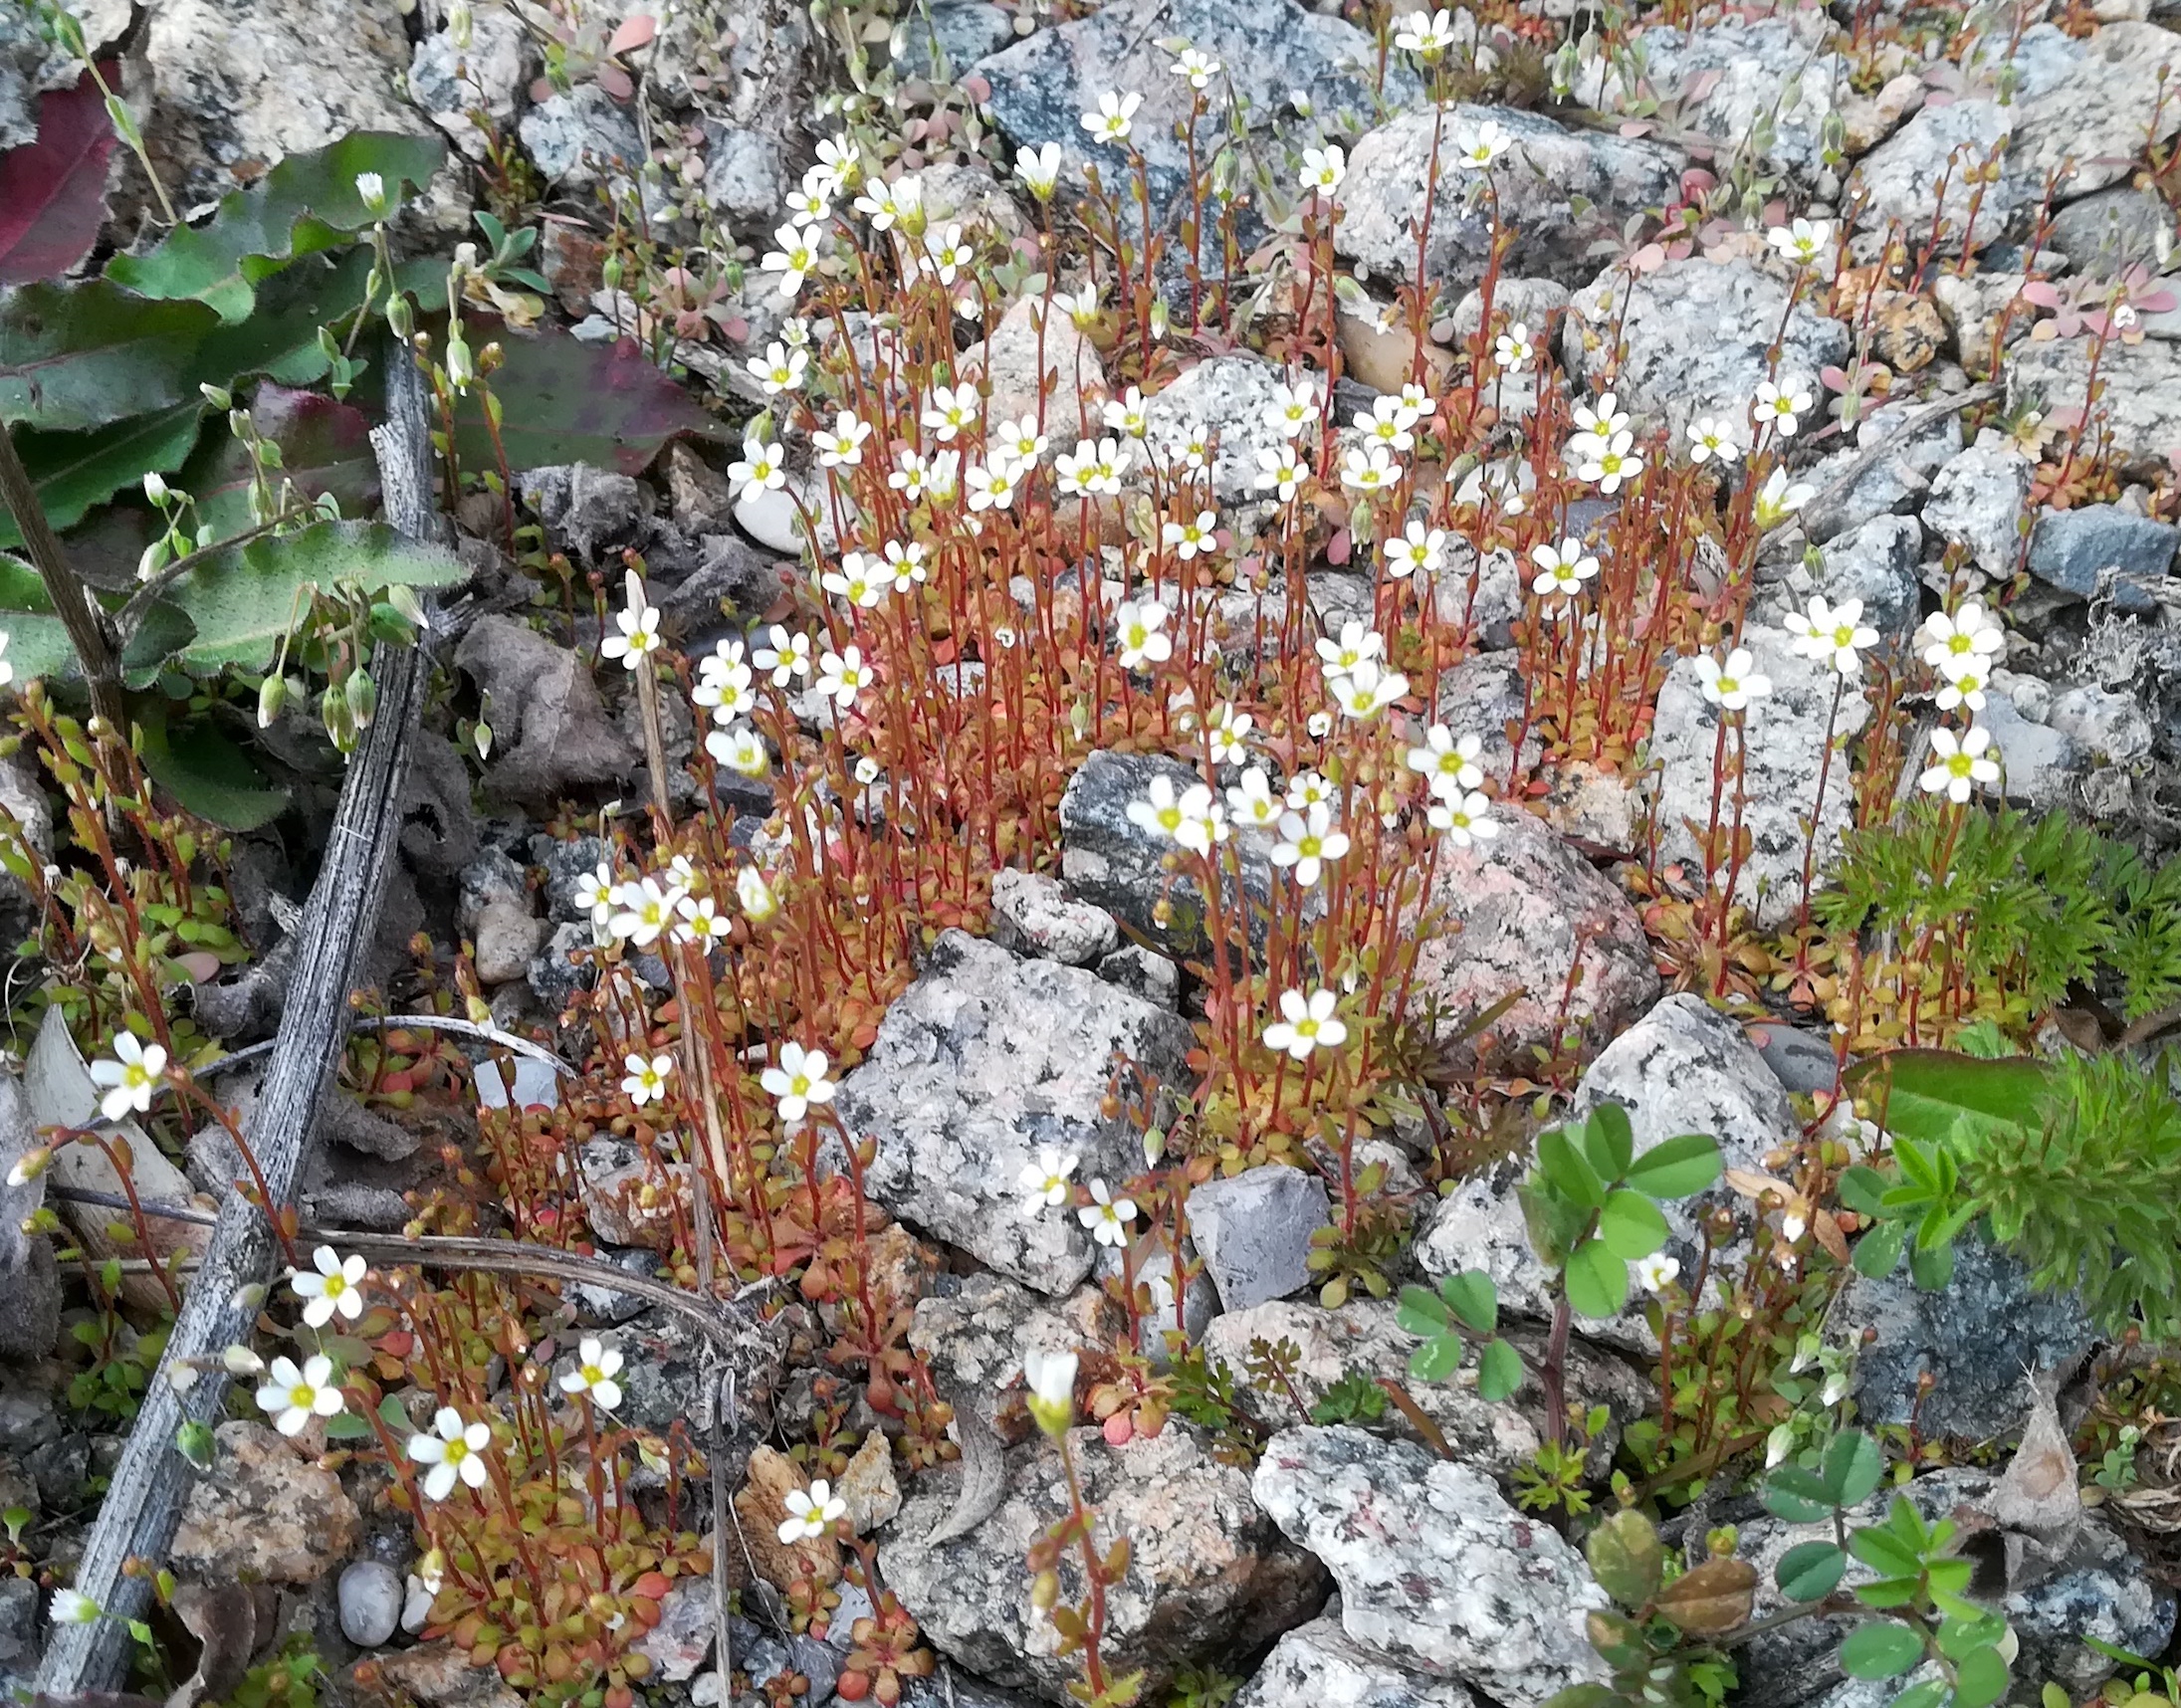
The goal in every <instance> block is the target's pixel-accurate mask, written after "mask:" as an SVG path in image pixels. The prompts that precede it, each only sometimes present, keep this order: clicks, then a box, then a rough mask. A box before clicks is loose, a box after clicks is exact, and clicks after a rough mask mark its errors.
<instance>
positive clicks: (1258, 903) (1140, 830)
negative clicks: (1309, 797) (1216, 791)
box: [1060, 750, 1273, 956]
mask: <svg viewBox="0 0 2181 1708" xmlns="http://www.w3.org/2000/svg"><path fill="white" fill-rule="evenodd" d="M1162 776H1163V777H1165V778H1167V779H1168V780H1169V781H1170V782H1172V783H1173V785H1174V792H1175V793H1176V794H1177V795H1180V794H1181V793H1182V791H1184V790H1185V789H1188V788H1190V787H1191V786H1193V785H1194V784H1196V783H1197V782H1199V781H1200V778H1199V776H1198V774H1197V773H1196V772H1195V771H1193V770H1191V769H1190V768H1189V766H1187V765H1185V764H1182V763H1180V762H1179V761H1177V760H1174V759H1169V758H1166V757H1164V756H1162V755H1159V754H1154V753H1116V752H1109V751H1103V750H1102V751H1099V752H1095V753H1092V754H1091V755H1090V756H1089V757H1087V758H1086V759H1084V761H1083V762H1082V764H1081V765H1080V766H1078V767H1077V769H1076V772H1075V775H1073V776H1072V777H1070V778H1069V779H1068V786H1067V790H1066V792H1064V793H1063V794H1062V795H1061V797H1060V837H1061V855H1060V876H1061V878H1062V880H1063V881H1064V882H1065V883H1066V884H1067V886H1068V889H1069V890H1070V891H1071V892H1073V893H1074V894H1075V895H1076V896H1078V897H1080V898H1081V899H1082V900H1084V901H1087V902H1092V903H1095V904H1096V905H1097V906H1099V907H1101V908H1104V909H1105V910H1106V911H1107V912H1108V913H1110V914H1112V915H1113V917H1114V918H1115V919H1117V920H1119V921H1120V922H1121V923H1122V924H1123V925H1124V926H1126V927H1127V928H1128V929H1129V932H1130V935H1132V936H1141V937H1142V938H1144V940H1145V941H1146V942H1148V943H1151V944H1153V945H1155V946H1156V947H1158V948H1159V949H1162V950H1165V951H1167V952H1169V953H1170V954H1175V955H1184V956H1186V955H1195V954H1200V953H1201V952H1202V951H1203V950H1204V949H1205V948H1206V947H1207V943H1208V940H1207V939H1206V937H1205V935H1204V892H1203V889H1202V887H1201V886H1200V884H1199V883H1198V882H1197V880H1196V878H1195V877H1194V876H1191V875H1189V874H1186V873H1185V874H1179V875H1170V874H1168V873H1167V872H1166V871H1165V870H1164V869H1163V866H1162V862H1163V861H1164V860H1165V858H1166V856H1167V855H1168V854H1170V853H1175V852H1177V849H1176V846H1175V844H1174V843H1172V842H1170V841H1168V840H1167V839H1166V838H1165V837H1163V836H1159V835H1156V834H1154V833H1153V832H1151V831H1148V830H1146V829H1144V827H1143V826H1142V825H1139V824H1136V823H1133V822H1132V821H1131V820H1130V818H1129V806H1130V804H1131V803H1132V802H1135V801H1139V800H1143V799H1145V798H1146V797H1147V796H1148V795H1149V794H1150V792H1151V784H1152V779H1153V778H1155V777H1162ZM1272 845H1273V837H1272V835H1271V834H1270V833H1269V832H1268V831H1262V830H1238V831H1236V832H1235V834H1234V838H1233V842H1232V844H1231V846H1233V847H1234V848H1235V850H1236V851H1237V853H1238V854H1239V856H1240V860H1241V874H1242V889H1243V892H1244V894H1245V895H1246V897H1247V899H1248V905H1249V906H1250V907H1251V909H1252V914H1253V917H1257V916H1258V915H1259V913H1260V912H1261V910H1262V909H1263V908H1265V907H1266V906H1267V905H1269V902H1270V899H1271V895H1272V882H1273V872H1272ZM1162 901H1163V902H1165V903H1167V904H1168V905H1169V908H1170V917H1169V918H1168V919H1167V920H1165V921H1164V922H1162V921H1161V920H1160V919H1159V918H1158V915H1157V910H1158V909H1159V906H1160V904H1161V902H1162ZM1227 903H1228V906H1229V908H1231V907H1232V905H1233V898H1232V897H1231V896H1229V897H1228V898H1227Z"/></svg>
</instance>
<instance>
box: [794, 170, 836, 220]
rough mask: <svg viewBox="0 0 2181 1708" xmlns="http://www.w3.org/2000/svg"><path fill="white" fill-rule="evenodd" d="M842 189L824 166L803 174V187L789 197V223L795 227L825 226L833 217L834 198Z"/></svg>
mask: <svg viewBox="0 0 2181 1708" xmlns="http://www.w3.org/2000/svg"><path fill="white" fill-rule="evenodd" d="M839 188H840V186H839V184H838V183H836V182H835V181H834V178H833V175H832V174H831V173H830V172H828V171H826V169H825V168H824V167H823V166H812V167H811V168H810V170H808V171H807V172H805V173H803V175H802V185H801V187H800V188H799V189H795V190H792V191H790V192H789V194H788V197H787V223H788V224H789V225H793V226H809V225H823V224H824V223H825V222H826V221H827V220H829V219H831V218H832V217H833V196H834V194H835V192H836V191H837V190H838V189H839Z"/></svg>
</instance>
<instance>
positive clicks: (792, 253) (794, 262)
mask: <svg viewBox="0 0 2181 1708" xmlns="http://www.w3.org/2000/svg"><path fill="white" fill-rule="evenodd" d="M772 241H773V242H774V243H776V244H778V245H779V248H777V249H768V250H766V251H765V252H764V259H763V260H762V261H761V262H759V264H758V265H759V268H760V270H761V271H763V272H765V273H777V274H778V275H779V276H780V295H781V296H782V297H792V296H793V295H794V294H795V293H796V292H797V291H800V290H801V289H802V282H803V278H804V276H805V275H806V274H808V273H809V271H810V270H811V269H812V268H813V267H815V266H817V264H818V251H817V244H816V240H815V239H814V238H813V237H812V236H811V233H810V231H809V229H808V228H806V227H803V226H796V225H783V226H781V227H780V228H779V230H777V231H775V232H774V233H773V234H772Z"/></svg>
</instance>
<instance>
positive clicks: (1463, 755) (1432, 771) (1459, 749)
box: [1408, 724, 1484, 796]
mask: <svg viewBox="0 0 2181 1708" xmlns="http://www.w3.org/2000/svg"><path fill="white" fill-rule="evenodd" d="M1483 751H1484V740H1483V738H1482V737H1480V736H1464V737H1462V738H1461V739H1460V740H1459V741H1458V742H1457V741H1456V740H1455V739H1454V733H1453V731H1451V730H1449V729H1447V727H1446V726H1445V725H1444V724H1433V725H1432V726H1431V727H1430V728H1429V729H1428V730H1426V731H1424V732H1423V746H1422V747H1411V748H1410V749H1409V754H1408V764H1409V768H1410V769H1411V770H1413V771H1416V772H1417V773H1418V774H1419V775H1420V776H1421V777H1422V778H1423V780H1424V782H1425V783H1426V784H1427V785H1428V786H1429V788H1430V790H1431V792H1432V793H1433V794H1438V795H1447V796H1455V795H1465V794H1467V793H1469V791H1470V790H1472V789H1478V788H1482V787H1483V786H1484V772H1483V770H1482V768H1481V767H1480V766H1479V765H1478V764H1477V757H1478V755H1479V754H1481V753H1482V752H1483Z"/></svg>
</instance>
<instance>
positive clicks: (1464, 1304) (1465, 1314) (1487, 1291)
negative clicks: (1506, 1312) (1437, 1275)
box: [1438, 1269, 1499, 1335]
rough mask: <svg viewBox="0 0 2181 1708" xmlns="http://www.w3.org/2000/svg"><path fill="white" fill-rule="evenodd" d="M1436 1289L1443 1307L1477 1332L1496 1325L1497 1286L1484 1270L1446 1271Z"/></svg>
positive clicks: (1497, 1318) (1484, 1333) (1494, 1327)
mask: <svg viewBox="0 0 2181 1708" xmlns="http://www.w3.org/2000/svg"><path fill="white" fill-rule="evenodd" d="M1438 1292H1439V1297H1440V1298H1442V1299H1444V1300H1445V1301H1446V1308H1447V1309H1448V1310H1450V1311H1452V1312H1453V1314H1454V1315H1455V1316H1457V1317H1459V1318H1460V1319H1461V1320H1462V1322H1463V1323H1465V1324H1467V1325H1468V1326H1469V1327H1470V1328H1472V1329H1474V1330H1475V1331H1476V1332H1477V1333H1478V1334H1480V1335H1488V1334H1490V1333H1491V1332H1492V1331H1493V1330H1494V1329H1496V1328H1497V1327H1498V1326H1499V1289H1498V1288H1497V1287H1495V1286H1493V1285H1492V1278H1491V1277H1490V1276H1489V1275H1487V1274H1485V1272H1484V1271H1483V1270H1481V1269H1464V1270H1462V1271H1461V1272H1460V1273H1459V1274H1456V1275H1448V1276H1446V1277H1444V1278H1443V1279H1442V1280H1440V1282H1439V1284H1438Z"/></svg>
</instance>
